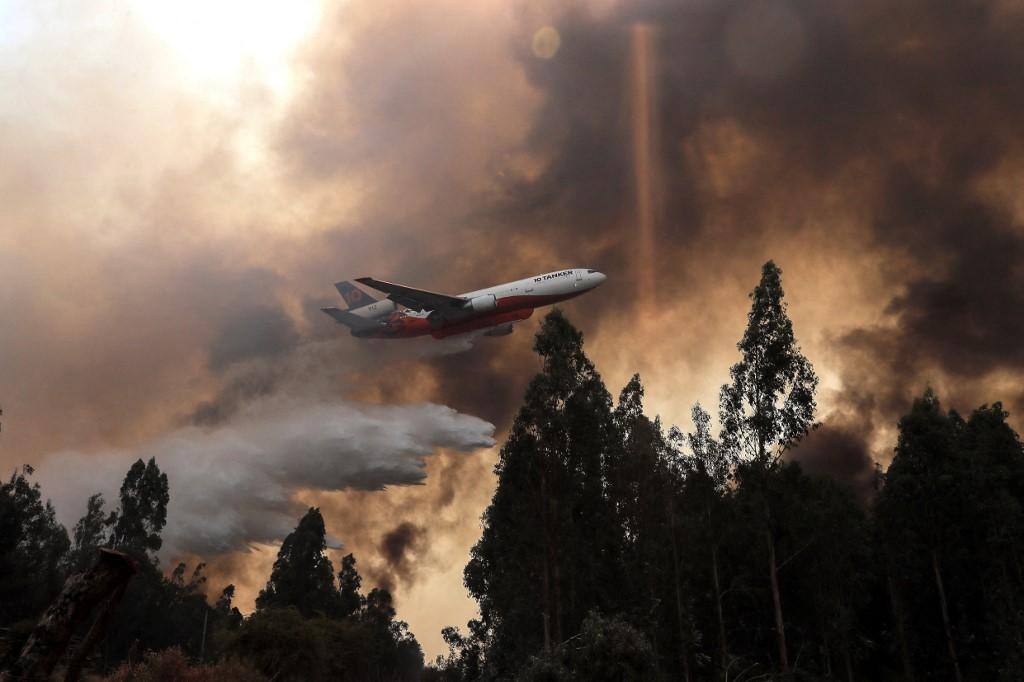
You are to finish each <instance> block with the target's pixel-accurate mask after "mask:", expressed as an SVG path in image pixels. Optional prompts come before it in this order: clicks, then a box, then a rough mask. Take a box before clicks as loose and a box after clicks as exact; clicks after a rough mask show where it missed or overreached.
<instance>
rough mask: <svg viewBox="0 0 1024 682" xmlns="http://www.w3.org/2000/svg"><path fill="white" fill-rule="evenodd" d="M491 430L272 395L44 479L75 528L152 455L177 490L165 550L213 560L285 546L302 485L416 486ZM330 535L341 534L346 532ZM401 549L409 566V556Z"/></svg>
mask: <svg viewBox="0 0 1024 682" xmlns="http://www.w3.org/2000/svg"><path fill="white" fill-rule="evenodd" d="M493 431H494V427H493V426H492V425H491V424H489V423H488V422H485V421H483V420H481V419H478V418H476V417H472V416H469V415H464V414H460V413H458V412H456V411H454V410H452V409H450V408H448V407H444V406H441V405H435V404H430V403H426V404H415V405H395V406H367V405H357V404H354V403H349V402H334V403H324V404H302V403H293V402H291V401H287V400H274V399H268V400H263V401H259V402H257V403H254V404H251V405H249V406H247V407H246V408H245V409H244V410H243V411H242V412H240V413H239V414H238V415H236V416H235V417H234V418H232V419H231V420H230V421H228V422H226V423H222V424H219V425H217V426H215V427H213V428H210V429H204V428H201V427H195V426H193V427H185V428H181V429H178V430H176V431H173V432H171V433H169V434H167V435H165V436H163V437H161V438H158V439H156V440H154V441H152V442H149V443H145V444H143V445H141V446H139V447H138V448H134V449H131V450H122V451H114V452H105V453H89V454H84V453H78V452H63V453H59V454H56V455H54V456H52V457H49V458H47V459H46V460H45V462H44V463H43V465H42V466H41V467H40V469H39V476H40V480H41V481H42V483H43V486H44V488H45V490H46V491H47V493H48V494H49V495H52V496H54V497H55V498H56V499H57V500H58V501H59V502H60V507H59V509H60V511H61V512H62V516H64V517H65V518H64V519H63V520H64V522H65V523H73V522H74V516H73V515H72V513H73V511H77V510H80V509H82V508H84V504H85V499H86V497H87V496H88V495H90V494H92V493H94V492H97V491H99V492H104V493H105V497H106V498H107V499H108V500H112V501H115V502H116V499H117V491H118V487H119V485H120V481H121V479H122V478H123V476H124V472H125V471H127V469H128V467H129V466H130V465H131V463H132V462H133V461H134V460H136V459H139V458H141V459H143V460H148V459H149V458H150V457H155V458H156V461H157V463H158V464H159V466H160V467H161V469H162V470H163V471H164V472H165V473H166V474H167V477H168V480H169V483H170V489H171V501H170V505H169V506H168V514H167V527H166V529H165V530H164V533H163V538H164V547H163V549H162V550H161V553H162V554H163V555H164V556H169V557H175V556H181V555H183V554H199V555H211V554H220V553H223V552H228V551H233V550H244V549H246V548H247V547H248V546H249V545H250V544H252V543H271V542H275V541H280V540H281V539H282V538H283V537H284V536H285V535H286V534H287V533H288V532H289V531H290V530H291V529H292V528H294V526H295V522H296V519H297V517H298V515H299V513H300V512H301V509H300V508H301V506H302V505H301V504H300V503H298V502H297V501H296V500H295V494H296V492H297V491H299V490H306V491H338V490H346V489H351V490H383V489H384V488H386V487H387V486H403V485H415V484H419V483H422V482H423V479H424V478H425V477H426V472H425V463H424V458H426V457H428V456H429V455H431V454H432V453H434V452H435V451H437V450H438V449H441V448H443V449H447V450H453V451H459V452H469V451H472V450H474V449H476V448H482V447H489V446H491V445H493V443H494V441H493V439H492V437H491V436H492V433H493ZM332 530H333V532H334V533H335V534H338V535H340V536H341V540H342V541H344V528H335V529H332ZM334 543H335V544H336V543H337V540H334ZM385 546H387V547H390V546H391V545H389V544H388V543H387V542H385ZM395 551H396V552H397V553H396V554H395V563H396V564H401V563H402V560H403V558H404V551H398V550H395Z"/></svg>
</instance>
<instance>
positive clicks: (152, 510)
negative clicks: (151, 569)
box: [110, 458, 170, 562]
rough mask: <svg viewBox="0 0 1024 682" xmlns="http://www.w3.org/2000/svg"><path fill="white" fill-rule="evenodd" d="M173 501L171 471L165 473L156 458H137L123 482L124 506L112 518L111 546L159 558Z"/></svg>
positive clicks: (142, 555)
mask: <svg viewBox="0 0 1024 682" xmlns="http://www.w3.org/2000/svg"><path fill="white" fill-rule="evenodd" d="M169 501H170V493H169V492H168V484H167V474H164V473H161V471H160V467H158V466H157V464H156V459H155V458H150V460H149V462H148V463H143V461H142V460H141V459H139V460H136V461H135V463H134V464H132V466H131V468H130V469H129V470H128V473H127V474H126V475H125V477H124V482H123V483H122V484H121V506H120V508H119V509H118V510H117V511H116V512H114V513H113V514H112V515H111V518H110V524H111V525H112V526H113V530H112V531H111V535H110V544H111V546H113V547H115V548H117V549H120V550H122V551H125V552H128V553H130V554H135V555H138V556H139V557H144V558H146V559H147V560H149V561H152V562H155V561H156V560H155V558H154V554H155V552H157V551H158V550H159V549H160V547H161V546H162V544H163V541H162V540H161V538H160V532H161V531H162V530H163V528H164V525H165V524H166V523H167V503H168V502H169ZM151 553H154V554H151Z"/></svg>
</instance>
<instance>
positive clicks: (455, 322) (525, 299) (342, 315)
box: [321, 268, 606, 339]
mask: <svg viewBox="0 0 1024 682" xmlns="http://www.w3.org/2000/svg"><path fill="white" fill-rule="evenodd" d="M605 279H606V277H605V276H604V275H603V274H601V273H600V272H598V271H597V270H588V269H586V268H572V269H569V270H556V271H555V272H548V273H545V274H543V275H537V276H535V277H527V278H526V279H520V280H516V281H515V282H508V283H507V284H499V285H498V286H494V287H490V288H488V289H480V290H479V291H470V292H468V293H465V294H459V295H458V296H450V295H448V294H438V293H434V292H433V291H425V290H423V289H414V288H412V287H407V286H404V285H401V284H392V283H391V282H382V281H380V280H378V279H374V278H372V277H360V278H358V279H356V280H355V281H356V282H359V283H360V284H363V285H365V286H367V287H370V288H371V289H376V290H377V291H379V292H381V293H383V294H386V295H387V298H385V299H382V300H378V299H375V298H373V297H372V296H370V295H369V294H368V293H367V292H365V291H363V290H362V289H360V288H359V287H357V286H355V284H353V283H352V282H351V281H349V280H346V281H343V282H338V283H337V284H335V285H334V286H335V287H337V289H338V293H340V294H341V296H342V298H344V299H345V302H346V303H347V304H348V310H342V309H341V308H321V310H323V311H324V312H325V313H327V314H328V315H330V316H331V317H333V318H334V319H335V320H336V321H337V322H338V323H340V324H343V325H345V326H346V327H348V328H349V329H351V330H352V336H356V337H360V338H374V339H406V338H411V337H413V336H425V335H427V334H430V335H431V336H433V337H434V338H435V339H443V338H445V337H446V336H455V335H456V334H465V333H467V332H472V331H477V330H486V331H484V335H485V336H504V335H506V334H511V333H512V325H513V324H515V323H516V322H520V321H522V320H525V319H526V318H528V317H530V315H533V311H534V309H535V308H539V307H540V306H545V305H551V304H552V303H558V302H559V301H565V300H567V299H570V298H575V297H576V296H579V295H580V294H583V293H586V292H588V291H590V290H591V289H593V288H594V287H596V286H598V285H600V284H601V283H602V282H604V281H605Z"/></svg>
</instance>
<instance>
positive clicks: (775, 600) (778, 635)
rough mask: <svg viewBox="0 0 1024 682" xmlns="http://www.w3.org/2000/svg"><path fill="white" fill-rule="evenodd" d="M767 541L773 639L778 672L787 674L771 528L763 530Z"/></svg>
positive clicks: (783, 629) (780, 596) (786, 657)
mask: <svg viewBox="0 0 1024 682" xmlns="http://www.w3.org/2000/svg"><path fill="white" fill-rule="evenodd" d="M765 539H766V540H767V541H768V577H769V578H770V579H771V583H772V606H773V607H774V610H775V639H776V642H777V643H778V647H779V672H781V673H782V674H783V675H787V674H789V656H788V655H787V654H786V625H785V623H784V622H783V620H782V595H781V594H780V593H779V572H778V566H777V564H776V563H775V538H774V537H773V536H772V529H771V528H770V527H769V528H768V529H766V530H765Z"/></svg>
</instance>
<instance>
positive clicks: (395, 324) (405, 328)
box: [372, 291, 586, 339]
mask: <svg viewBox="0 0 1024 682" xmlns="http://www.w3.org/2000/svg"><path fill="white" fill-rule="evenodd" d="M583 293H586V292H585V291H573V292H572V293H569V294H548V295H536V296H534V295H529V294H523V295H521V296H506V297H505V298H499V299H497V308H495V309H494V310H490V311H487V312H484V313H477V314H476V315H473V316H471V317H463V318H460V319H457V320H451V321H447V322H445V323H443V324H442V325H441V326H440V327H433V326H432V325H431V324H430V322H429V321H428V320H427V319H426V318H424V317H410V316H409V315H406V314H404V313H401V312H396V313H392V314H391V315H389V316H388V318H389V319H388V324H387V326H386V327H384V328H382V329H381V330H380V331H379V332H377V333H375V334H372V338H378V339H408V338H412V337H415V336H425V335H426V334H430V335H432V336H433V337H434V338H435V339H443V338H444V337H446V336H454V335H456V334H465V333H466V332H471V331H475V330H477V329H485V328H487V327H494V326H497V325H499V324H505V323H507V322H518V321H520V320H525V319H526V318H528V317H530V315H532V314H533V309H534V308H539V307H540V306H545V305H551V304H552V303H558V302H560V301H567V300H569V299H570V298H575V297H577V296H579V295H580V294H583Z"/></svg>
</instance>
